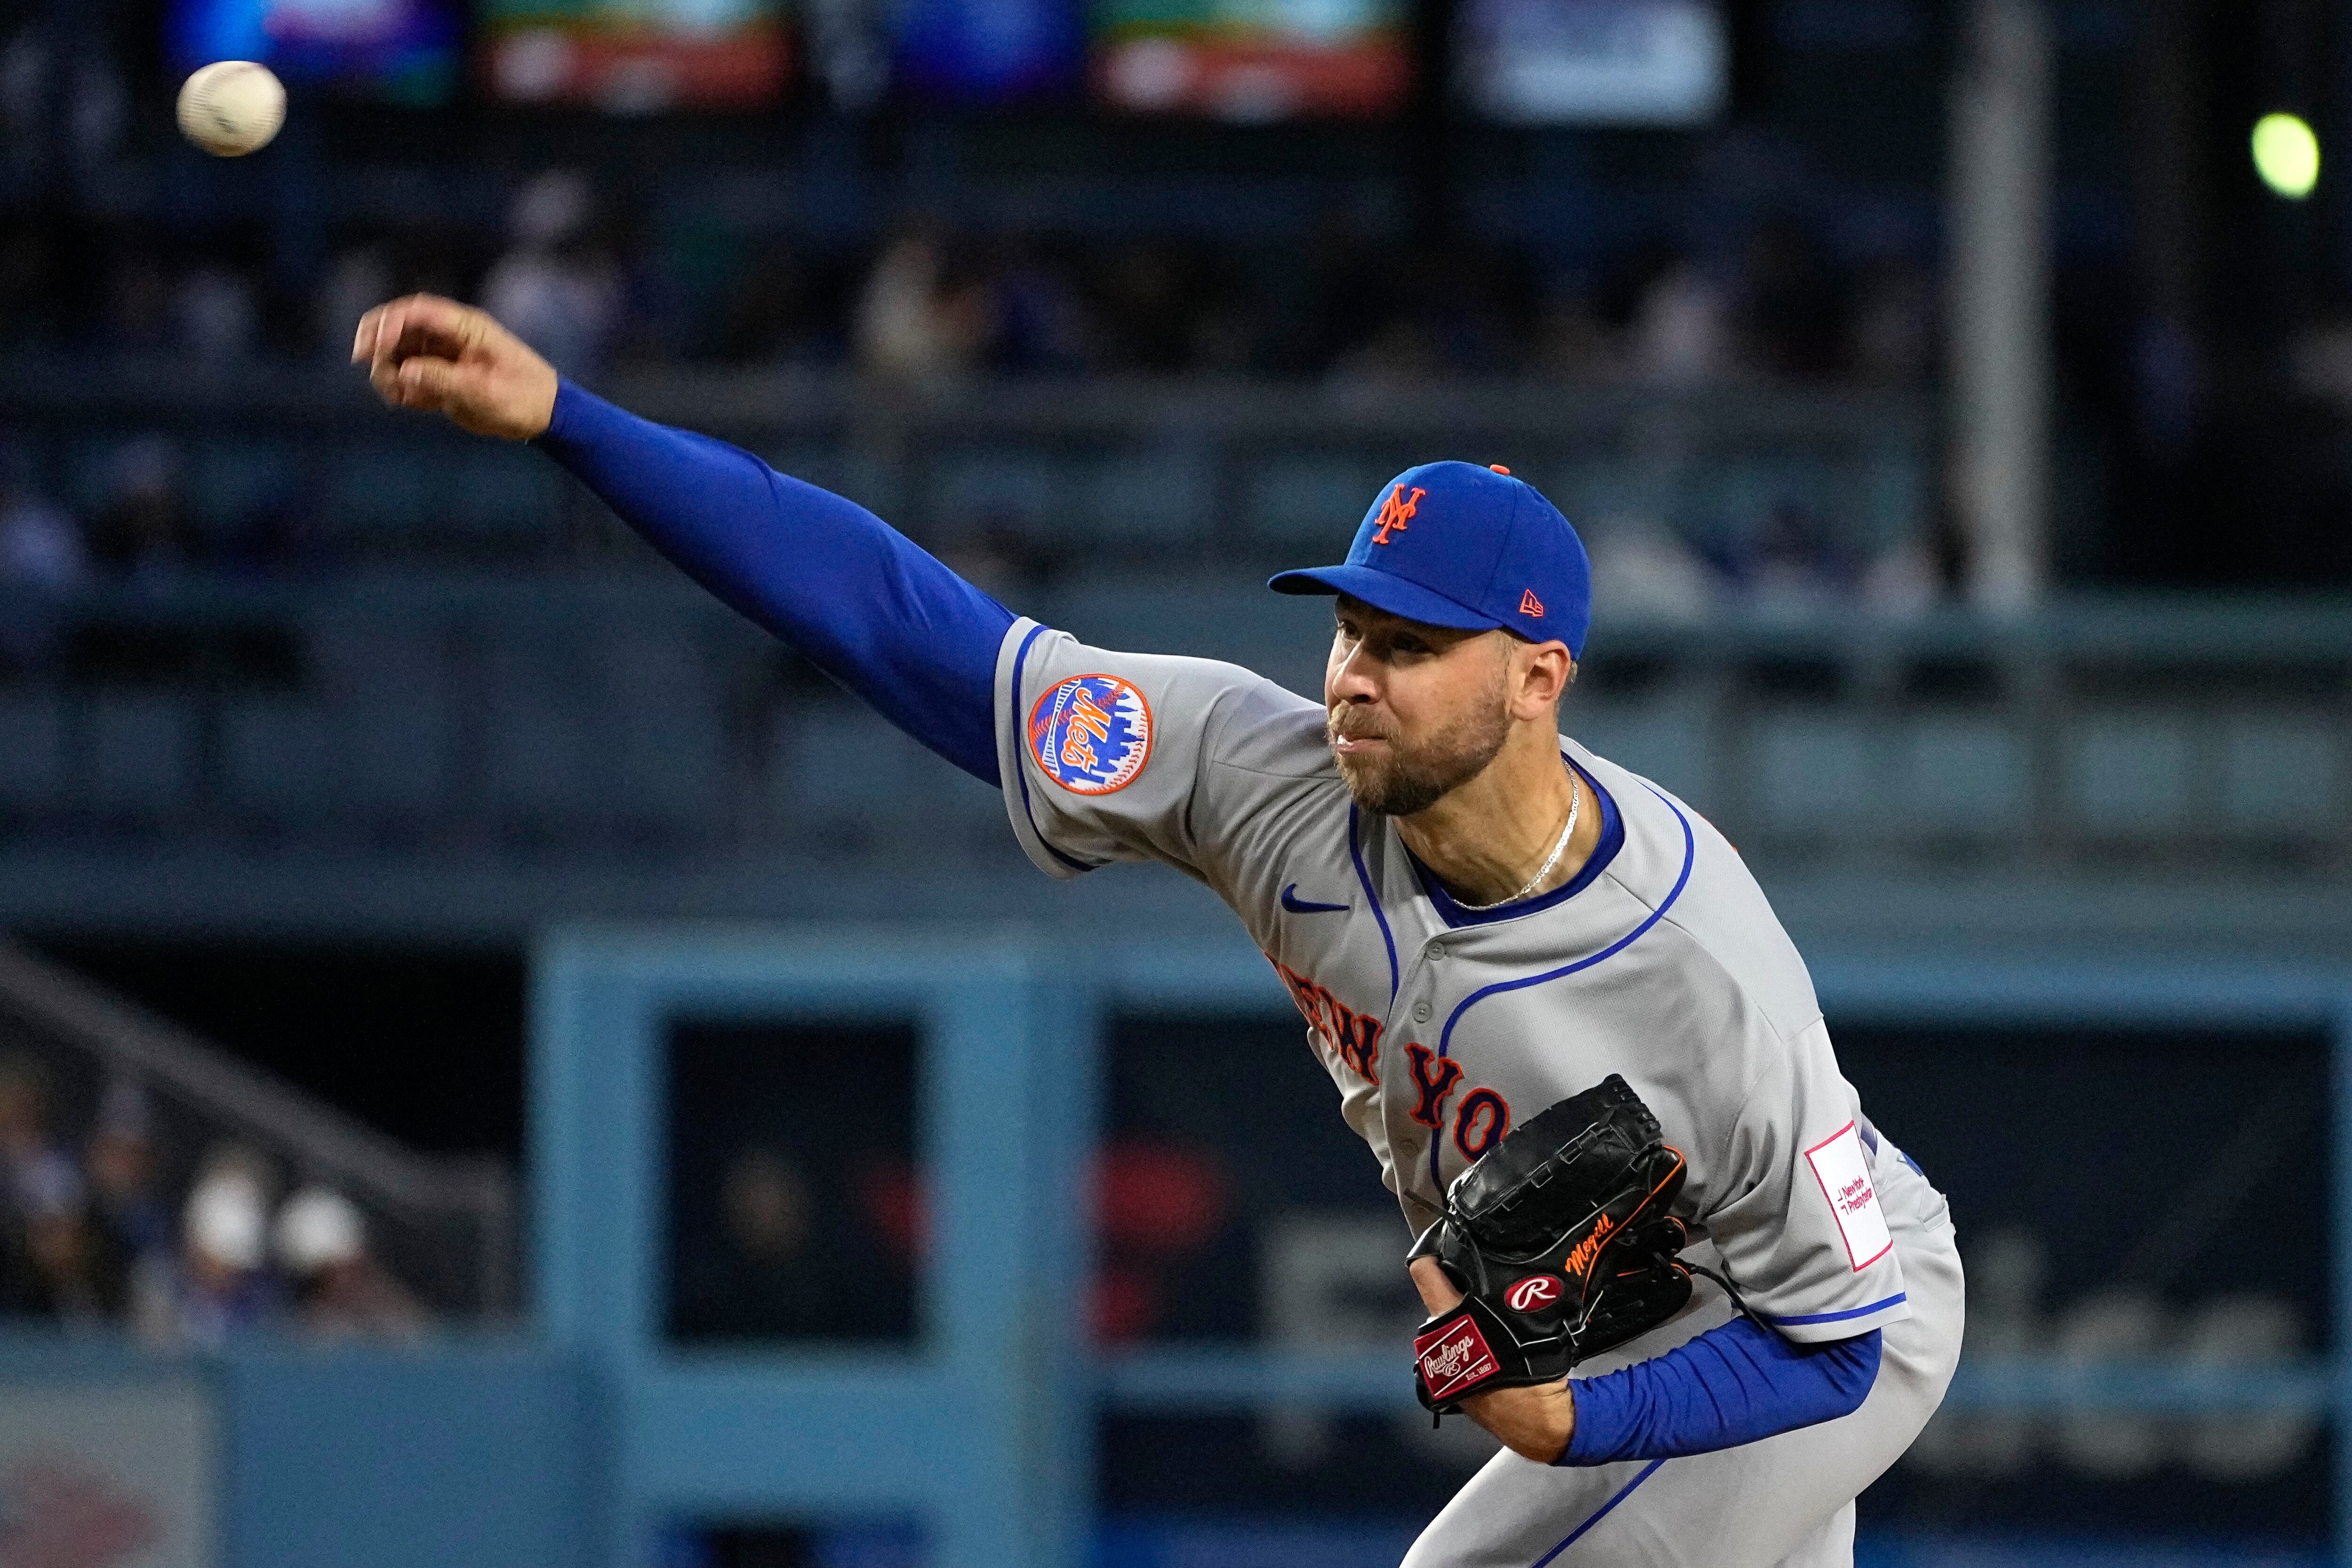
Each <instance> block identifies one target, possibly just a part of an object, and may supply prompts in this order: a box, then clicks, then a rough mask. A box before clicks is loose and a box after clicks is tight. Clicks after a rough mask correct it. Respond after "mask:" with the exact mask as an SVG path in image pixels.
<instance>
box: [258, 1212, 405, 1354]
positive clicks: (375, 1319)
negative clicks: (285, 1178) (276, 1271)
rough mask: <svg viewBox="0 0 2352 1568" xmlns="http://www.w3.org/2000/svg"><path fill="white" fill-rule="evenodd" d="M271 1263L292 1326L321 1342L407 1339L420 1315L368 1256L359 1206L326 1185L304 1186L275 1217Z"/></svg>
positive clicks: (365, 1235) (381, 1267)
mask: <svg viewBox="0 0 2352 1568" xmlns="http://www.w3.org/2000/svg"><path fill="white" fill-rule="evenodd" d="M275 1240H276V1244H277V1253H278V1267H279V1268H281V1269H283V1270H284V1271H285V1274H286V1278H287V1279H289V1280H291V1281H292V1282H293V1287H294V1314H295V1320H296V1321H297V1322H298V1323H299V1324H300V1326H301V1327H302V1328H303V1330H304V1331H307V1332H309V1333H310V1334H311V1335H313V1336H315V1337H317V1338H320V1339H327V1340H350V1339H386V1338H397V1339H409V1338H414V1337H415V1336H416V1335H418V1334H420V1333H422V1332H423V1331H424V1329H425V1310H424V1308H423V1307H421V1306H420V1305H418V1303H417V1300H416V1298H415V1297H414V1296H411V1295H410V1294H409V1293H408V1292H407V1291H406V1290H404V1289H402V1288H401V1285H400V1282H399V1281H398V1280H396V1279H393V1277H392V1276H391V1275H390V1274H388V1273H386V1272H385V1271H384V1268H383V1265H382V1264H380V1263H378V1262H377V1261H376V1260H375V1258H374V1255H373V1254H372V1253H371V1252H369V1250H368V1244H367V1221H366V1219H365V1218H364V1217H363V1216H362V1215H361V1214H360V1211H359V1206H358V1205H355V1204H353V1203H352V1201H351V1199H349V1198H347V1197H345V1196H343V1194H341V1193H339V1192H336V1191H335V1190H334V1189H333V1188H331V1187H320V1186H311V1187H305V1188H303V1189H302V1190H301V1191H300V1192H299V1193H296V1194H294V1195H293V1196H292V1197H290V1198H289V1199H287V1200H286V1205H285V1206H284V1207H283V1208H281V1209H279V1210H278V1227H277V1234H276V1237H275Z"/></svg>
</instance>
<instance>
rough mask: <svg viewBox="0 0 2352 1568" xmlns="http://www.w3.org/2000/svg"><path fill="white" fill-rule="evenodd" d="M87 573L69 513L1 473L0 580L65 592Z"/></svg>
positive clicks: (77, 530) (86, 554) (76, 528)
mask: <svg viewBox="0 0 2352 1568" xmlns="http://www.w3.org/2000/svg"><path fill="white" fill-rule="evenodd" d="M88 576H89V552H87V551H85V550H84V549H83V548H82V541H81V529H80V528H79V526H78V525H77V524H76V523H75V522H74V520H73V517H72V515H71V514H70V513H68V511H67V510H65V509H64V508H63V507H61V506H58V505H57V504H56V503H55V502H53V501H51V500H48V499H47V498H46V497H44V496H42V495H41V494H40V493H39V492H38V491H37V490H35V489H33V488H32V487H31V486H30V485H29V484H28V483H26V482H25V481H24V480H23V479H18V478H16V477H14V476H0V582H5V583H11V584H21V585H23V586H25V587H29V588H45V589H47V590H48V591H50V592H51V593H63V592H65V591H66V590H68V589H70V588H75V587H78V586H79V585H80V584H81V583H82V581H83V580H84V579H85V578H87V577H88Z"/></svg>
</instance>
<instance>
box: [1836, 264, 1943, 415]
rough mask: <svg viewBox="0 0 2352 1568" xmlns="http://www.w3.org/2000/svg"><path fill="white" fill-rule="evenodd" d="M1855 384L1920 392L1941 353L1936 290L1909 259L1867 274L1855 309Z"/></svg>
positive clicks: (1869, 269) (1873, 266)
mask: <svg viewBox="0 0 2352 1568" xmlns="http://www.w3.org/2000/svg"><path fill="white" fill-rule="evenodd" d="M1935 352H1936V300H1935V289H1934V288H1933V286H1932V285H1931V284H1930V283H1929V281H1928V279H1927V272H1926V271H1925V270H1924V269H1922V268H1920V266H1919V265H1918V263H1916V262H1915V261H1913V260H1912V259H1911V258H1908V257H1906V256H1886V257H1881V258H1879V259H1877V260H1876V261H1874V262H1872V263H1871V264H1870V265H1869V267H1867V268H1864V272H1863V277H1862V284H1861V287H1860V288H1859V289H1857V290H1856V298H1855V302H1854V309H1853V351H1852V363H1853V374H1854V378H1855V379H1856V380H1858V381H1860V382H1862V383H1863V384H1865V385H1869V386H1916V385H1917V384H1920V383H1921V382H1923V381H1925V380H1927V373H1928V370H1929V368H1930V367H1931V365H1932V364H1933V363H1934V359H1935Z"/></svg>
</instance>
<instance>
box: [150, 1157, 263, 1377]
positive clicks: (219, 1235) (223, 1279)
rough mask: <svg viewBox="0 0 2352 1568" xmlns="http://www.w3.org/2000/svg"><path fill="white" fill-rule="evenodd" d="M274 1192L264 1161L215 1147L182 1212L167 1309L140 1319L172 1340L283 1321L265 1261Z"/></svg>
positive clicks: (217, 1337)
mask: <svg viewBox="0 0 2352 1568" xmlns="http://www.w3.org/2000/svg"><path fill="white" fill-rule="evenodd" d="M268 1233H269V1194H268V1183H267V1180H266V1178H265V1176H264V1174H263V1173H262V1171H261V1168H260V1166H259V1163H258V1162H257V1161H256V1160H255V1159H254V1158H253V1157H252V1156H251V1155H249V1154H247V1153H246V1152H244V1151H242V1150H236V1149H228V1150H223V1151H219V1152H215V1154H214V1156H213V1157H212V1158H211V1159H210V1160H208V1161H207V1162H206V1163H205V1173H204V1174H203V1175H201V1176H199V1177H198V1178H197V1181H196V1184H195V1185H194V1187H192V1188H190V1189H189V1192H188V1200H187V1203H186V1205H185V1206H184V1208H183V1209H182V1211H181V1216H180V1266H179V1269H178V1271H177V1275H176V1278H175V1279H174V1280H173V1286H174V1289H173V1294H172V1297H171V1299H170V1300H169V1301H168V1303H166V1304H165V1305H166V1315H165V1316H164V1317H163V1319H162V1320H161V1321H149V1322H147V1323H144V1324H142V1328H143V1329H144V1330H145V1331H146V1332H147V1334H148V1335H149V1337H150V1338H152V1339H156V1340H160V1341H162V1342H169V1343H184V1344H194V1345H218V1344H221V1343H224V1342H226V1341H227V1340H228V1339H230V1338H231V1337H233V1336H235V1335H237V1334H241V1333H244V1332H247V1331H251V1330H254V1329H257V1328H262V1327H265V1326H267V1325H269V1324H271V1323H273V1322H275V1321H278V1318H279V1316H280V1315H281V1312H282V1310H283V1306H284V1300H283V1296H282V1294H281V1292H280V1290H279V1289H278V1282H277V1280H276V1279H273V1278H272V1277H271V1276H270V1274H269V1272H268V1267H267V1266H268Z"/></svg>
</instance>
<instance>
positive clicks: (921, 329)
mask: <svg viewBox="0 0 2352 1568" xmlns="http://www.w3.org/2000/svg"><path fill="white" fill-rule="evenodd" d="M990 314H991V310H990V301H989V299H988V296H987V291H986V289H985V288H984V287H982V286H981V285H979V284H978V282H977V280H971V279H963V280H959V279H950V277H949V276H948V269H947V265H946V259H945V252H944V250H943V249H942V247H941V246H940V241H939V239H938V238H937V237H936V236H934V235H933V234H932V233H931V232H930V230H929V229H928V228H926V227H921V226H917V227H913V228H909V229H907V230H906V231H904V232H902V233H901V234H900V235H899V236H898V237H897V238H895V239H893V240H892V241H891V242H890V243H889V244H888V245H887V246H885V247H883V249H882V254H881V255H880V256H879V257H878V258H876V260H875V263H874V269H873V271H872V272H870V273H868V274H867V275H866V287H865V289H864V291H863V292H862V293H860V295H859V296H858V300H857V318H856V329H855V342H856V354H857V364H858V368H859V369H861V370H863V371H866V373H867V374H872V375H878V376H884V377H887V378H889V379H892V380H898V381H918V382H919V381H936V380H940V379H941V378H944V377H950V376H955V375H960V374H963V373H965V372H966V371H969V370H970V369H971V366H972V363H973V361H974V359H975V358H976V356H977V355H978V353H979V352H980V350H981V348H982V344H983V343H984V342H985V341H986V339H987V336H988V332H989V329H990V327H991V325H992V323H991V321H990V319H989V318H990Z"/></svg>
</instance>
